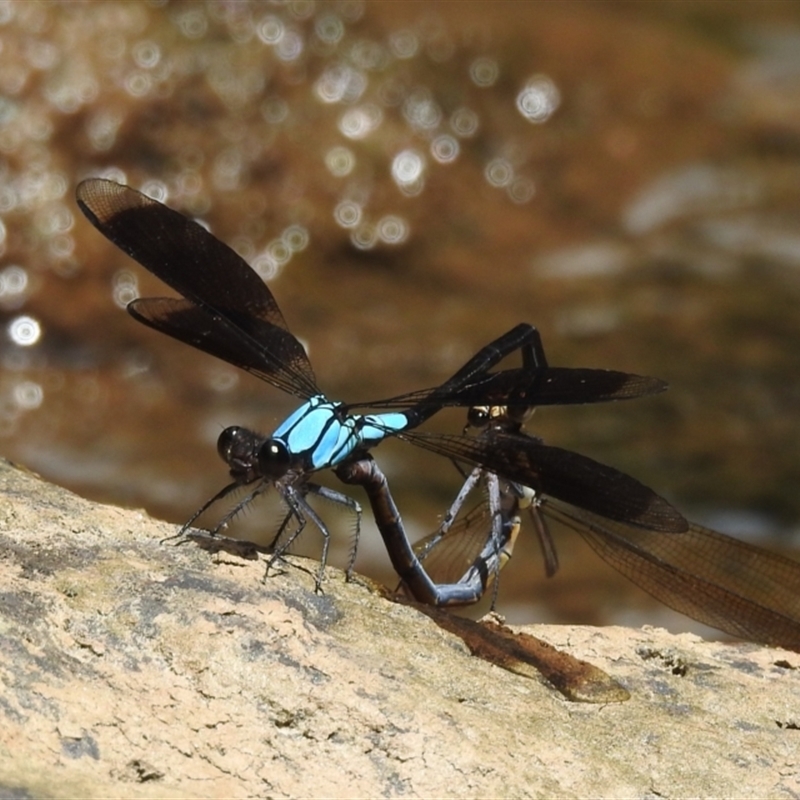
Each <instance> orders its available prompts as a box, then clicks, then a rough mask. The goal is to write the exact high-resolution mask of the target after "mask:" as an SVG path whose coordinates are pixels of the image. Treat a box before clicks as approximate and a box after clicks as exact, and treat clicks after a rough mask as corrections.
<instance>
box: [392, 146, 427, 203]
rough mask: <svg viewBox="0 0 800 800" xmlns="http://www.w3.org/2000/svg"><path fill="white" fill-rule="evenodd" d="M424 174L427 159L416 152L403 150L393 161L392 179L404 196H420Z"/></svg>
mask: <svg viewBox="0 0 800 800" xmlns="http://www.w3.org/2000/svg"><path fill="white" fill-rule="evenodd" d="M424 173H425V159H424V157H423V156H422V155H420V154H419V153H418V152H417V151H416V150H402V151H401V152H399V153H398V154H397V155H396V156H395V157H394V159H393V161H392V178H393V179H394V182H395V183H396V184H397V185H398V187H399V188H400V191H402V192H403V194H408V195H415V194H419V193H420V192H421V191H422V187H423V185H424V179H423V176H424Z"/></svg>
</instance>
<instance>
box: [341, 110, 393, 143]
mask: <svg viewBox="0 0 800 800" xmlns="http://www.w3.org/2000/svg"><path fill="white" fill-rule="evenodd" d="M382 121H383V111H381V109H380V107H379V106H376V105H375V104H374V103H367V104H366V105H363V106H357V107H356V108H349V109H348V110H347V111H345V112H344V114H343V115H342V117H341V119H340V120H339V130H340V131H341V132H342V133H343V134H344V135H345V136H346V137H347V138H348V139H363V138H364V137H366V136H368V135H369V134H370V133H372V132H373V131H374V130H375V129H376V128H377V127H378V126H379V125H380V124H381V122H382Z"/></svg>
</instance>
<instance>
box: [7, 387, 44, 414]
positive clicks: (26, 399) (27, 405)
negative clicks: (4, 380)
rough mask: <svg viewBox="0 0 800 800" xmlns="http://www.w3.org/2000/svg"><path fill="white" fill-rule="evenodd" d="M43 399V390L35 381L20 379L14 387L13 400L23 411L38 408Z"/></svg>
mask: <svg viewBox="0 0 800 800" xmlns="http://www.w3.org/2000/svg"><path fill="white" fill-rule="evenodd" d="M43 400H44V390H43V389H42V387H41V385H40V384H38V383H36V382H35V381H20V382H19V383H18V384H17V385H16V386H15V387H14V402H15V403H16V404H17V406H18V407H19V408H21V409H24V410H25V411H31V410H33V409H34V408H39V406H40V405H41V404H42V401H43Z"/></svg>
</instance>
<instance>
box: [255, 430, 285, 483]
mask: <svg viewBox="0 0 800 800" xmlns="http://www.w3.org/2000/svg"><path fill="white" fill-rule="evenodd" d="M290 461H291V458H290V456H289V451H288V450H287V449H286V445H285V444H284V443H283V442H281V441H280V440H278V439H267V441H266V442H264V444H263V445H261V449H260V450H259V451H258V468H259V469H260V470H261V475H262V476H263V477H265V478H271V479H272V480H278V478H282V477H283V476H284V475H285V474H286V473H287V472H288V471H289V463H290Z"/></svg>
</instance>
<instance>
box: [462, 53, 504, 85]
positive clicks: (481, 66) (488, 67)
mask: <svg viewBox="0 0 800 800" xmlns="http://www.w3.org/2000/svg"><path fill="white" fill-rule="evenodd" d="M499 74H500V67H499V66H498V65H497V62H496V61H495V60H494V59H493V58H485V57H483V58H476V59H475V60H474V61H473V62H472V63H471V64H470V65H469V76H470V78H472V82H473V83H474V84H475V85H476V86H480V87H481V88H484V87H487V86H494V84H495V81H496V80H497V76H498V75H499Z"/></svg>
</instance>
